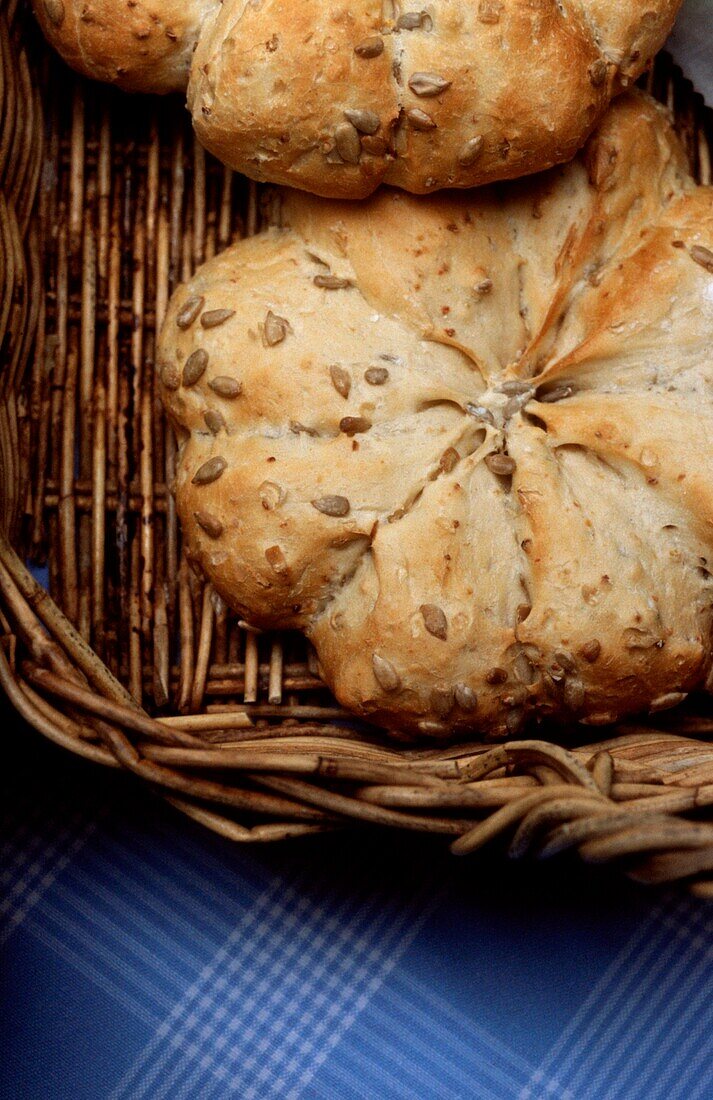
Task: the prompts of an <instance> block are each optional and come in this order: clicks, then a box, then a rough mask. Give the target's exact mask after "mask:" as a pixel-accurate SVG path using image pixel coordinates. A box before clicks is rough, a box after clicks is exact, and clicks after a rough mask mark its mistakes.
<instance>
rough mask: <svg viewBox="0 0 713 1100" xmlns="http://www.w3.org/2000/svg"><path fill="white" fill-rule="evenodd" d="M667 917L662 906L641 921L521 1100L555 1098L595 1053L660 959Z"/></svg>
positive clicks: (531, 1079)
mask: <svg viewBox="0 0 713 1100" xmlns="http://www.w3.org/2000/svg"><path fill="white" fill-rule="evenodd" d="M667 904H670V903H667ZM663 917H664V905H659V906H655V907H654V908H653V909H652V910H651V911H650V912H649V914H648V915H647V917H646V919H645V920H643V921H642V922H641V924H640V925H639V927H638V928H637V930H636V932H635V933H634V934H633V935H632V936H631V937H630V939H629V940H628V942H627V943H626V944H625V945H624V946H623V947H622V948H621V949H620V951H619V952H618V954H617V955H616V957H615V958H614V959H613V960H612V962H611V963H610V964H609V966H608V967H607V968H606V970H605V971H604V973H603V974H602V976H601V978H600V979H599V981H598V982H596V983H595V985H594V986H593V988H592V991H591V993H590V994H589V996H588V997H587V998H586V1000H585V1001H584V1003H583V1005H582V1006H581V1008H580V1009H579V1011H578V1012H576V1013H575V1014H574V1016H573V1017H572V1020H571V1022H570V1024H569V1026H568V1027H566V1028H565V1029H564V1031H563V1032H562V1034H561V1035H560V1037H559V1039H558V1040H557V1042H556V1043H555V1044H554V1046H553V1047H552V1050H551V1051H550V1052H549V1054H548V1055H547V1057H546V1058H545V1059H544V1061H543V1062H542V1063H541V1064H540V1066H539V1067H538V1068H537V1070H536V1071H535V1073H533V1075H532V1077H531V1078H530V1081H529V1082H528V1085H527V1086H526V1087H525V1088H524V1089H523V1090H522V1092H521V1094H520V1100H528V1098H529V1097H534V1096H551V1095H552V1090H553V1089H556V1088H559V1087H561V1085H560V1084H559V1083H560V1082H562V1081H563V1080H564V1079H566V1077H567V1074H569V1073H570V1072H571V1069H572V1068H573V1067H574V1066H575V1065H576V1066H579V1065H580V1062H581V1060H582V1059H586V1058H587V1054H586V1052H587V1051H589V1050H591V1046H592V1043H593V1042H594V1044H595V1045H596V1043H597V1042H598V1039H597V1036H598V1035H599V1034H600V1032H602V1031H606V1030H607V1022H608V1019H609V1017H610V1016H611V1014H612V1012H615V1011H616V1010H617V1006H618V1005H619V1004H620V1003H621V1001H622V999H624V1000H625V998H626V990H627V989H628V988H629V987H632V988H634V989H635V988H636V987H637V984H638V983H639V982H640V981H641V978H642V974H643V973H644V972H645V970H646V968H647V966H648V964H649V961H650V960H651V959H653V958H655V957H656V953H657V951H658V950H659V947H660V945H661V943H662V941H663V940H664V939H665V931H664V925H663ZM562 1055H564V1057H563V1058H562V1057H561V1056H562ZM545 1082H546V1083H545Z"/></svg>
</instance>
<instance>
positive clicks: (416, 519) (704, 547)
mask: <svg viewBox="0 0 713 1100" xmlns="http://www.w3.org/2000/svg"><path fill="white" fill-rule="evenodd" d="M712 344H713V191H711V189H710V188H705V187H697V186H696V185H695V184H694V182H693V180H692V179H691V178H690V176H689V174H688V170H687V164H686V160H685V157H684V155H683V151H682V149H681V147H680V146H679V144H678V142H677V140H676V138H675V137H674V134H673V132H672V130H671V128H670V126H669V123H668V120H667V116H666V113H665V111H664V109H663V108H661V107H660V106H657V105H655V104H654V103H653V102H652V101H651V100H649V99H648V98H647V97H645V96H643V95H642V94H639V93H630V94H627V95H626V96H623V97H621V98H620V99H619V100H618V101H617V102H616V104H615V105H614V106H613V107H612V108H611V109H610V111H609V113H608V114H607V116H606V118H605V119H604V121H603V123H602V125H601V126H600V128H599V129H598V131H597V132H596V134H595V135H594V136H593V137H592V138H591V139H590V141H589V142H588V144H587V146H586V148H585V149H584V151H583V153H582V154H581V155H580V156H578V157H577V158H576V159H575V160H574V161H573V162H571V163H570V164H568V165H567V166H566V167H563V168H557V169H554V170H552V171H550V172H549V173H546V174H543V175H542V176H541V177H538V178H537V179H536V180H534V181H529V182H528V183H525V182H521V183H516V184H511V185H509V187H508V188H507V189H503V188H497V189H482V190H480V191H476V192H472V193H470V194H462V195H460V194H449V195H447V196H444V195H442V196H439V197H437V198H436V197H434V198H430V199H418V200H416V199H413V198H410V197H408V196H406V195H404V194H402V193H399V192H397V191H388V190H384V191H382V192H380V193H379V195H378V196H376V197H375V198H373V199H371V200H369V201H368V202H366V203H364V204H358V205H356V204H352V203H341V204H337V203H327V202H324V201H321V200H319V199H315V198H311V197H308V196H304V195H300V194H298V193H296V192H292V193H287V194H286V195H285V196H284V201H283V206H282V228H277V229H274V228H273V229H270V230H268V231H266V232H263V233H261V234H259V235H258V236H256V237H253V238H251V239H247V240H244V241H241V242H240V243H239V244H237V245H235V246H234V247H233V248H231V249H229V250H228V251H227V252H225V253H224V254H222V255H220V256H218V257H216V258H215V259H213V260H211V261H210V262H209V263H207V264H205V266H204V267H202V268H201V269H200V270H199V271H198V272H197V274H196V275H195V276H194V278H193V279H192V280H191V282H190V283H189V284H188V285H187V286H183V287H181V288H180V289H179V290H178V291H177V292H176V294H175V296H174V298H173V300H172V302H171V305H170V309H169V311H168V315H167V319H166V323H165V327H164V329H163V333H162V336H161V340H160V355H159V368H160V377H161V389H162V394H163V399H164V402H165V405H166V408H167V410H168V413H169V415H170V417H171V419H172V421H173V423H174V424H175V426H176V429H177V431H178V434H179V439H180V454H179V461H178V473H177V477H176V485H175V492H176V501H177V506H178V512H179V515H180V518H181V520H182V524H183V532H184V536H185V540H186V544H187V547H188V551H189V554H190V556H191V558H192V560H193V561H194V564H195V566H196V568H197V569H199V570H201V571H202V572H203V573H204V574H205V575H206V577H208V578H209V579H210V581H211V582H212V583H213V585H214V586H215V588H216V589H217V591H218V592H219V593H220V594H221V596H222V597H223V598H224V599H225V600H226V602H227V603H228V604H229V605H230V606H231V607H233V608H235V609H236V610H237V611H238V612H239V613H240V615H242V616H243V617H244V618H246V619H247V620H249V621H251V622H253V623H255V624H256V625H258V626H261V627H264V628H268V629H269V628H271V627H280V628H282V627H287V628H296V629H298V630H302V631H304V633H305V634H306V635H307V636H308V637H309V638H310V639H311V641H312V642H313V643H314V645H315V647H316V650H317V653H318V656H319V662H320V667H321V670H322V674H323V676H324V678H325V680H326V682H327V683H328V684H329V685H330V687H331V688H332V689H333V691H334V693H335V694H336V696H337V698H338V699H339V700H340V701H341V702H342V703H343V704H344V705H345V706H347V707H349V708H351V709H352V710H353V711H355V712H356V713H358V714H360V715H362V716H364V717H367V718H370V719H373V720H375V721H378V722H380V723H383V724H385V725H388V726H392V727H403V728H406V729H411V730H416V731H421V732H424V733H429V734H433V735H441V734H445V733H452V732H453V731H458V730H469V731H472V730H477V731H479V732H480V733H483V734H485V735H486V736H494V737H501V736H506V735H508V734H516V733H518V732H519V731H520V730H521V729H522V728H523V726H524V725H525V724H526V723H527V722H528V720H530V719H539V718H542V717H547V716H549V717H553V718H556V719H559V720H563V721H569V720H577V721H580V722H585V723H590V724H594V725H597V724H601V723H605V722H609V721H613V720H614V719H616V718H619V717H621V716H622V715H625V714H627V713H630V712H635V711H639V710H641V709H652V710H657V709H659V708H662V707H666V706H669V705H672V704H673V703H675V702H677V701H678V700H679V699H681V698H683V697H684V696H685V694H686V692H688V691H690V690H691V689H692V688H694V687H697V686H699V685H701V684H703V683H704V682H705V681H706V678H707V676H708V674H709V670H710V665H711V607H712V598H713V585H712V583H711V571H712V569H713V566H712V563H713V405H712V403H711V394H712V387H713V361H712V359H711V351H710V349H711V346H712Z"/></svg>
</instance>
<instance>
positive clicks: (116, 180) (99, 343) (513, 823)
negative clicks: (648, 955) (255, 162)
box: [0, 0, 713, 897]
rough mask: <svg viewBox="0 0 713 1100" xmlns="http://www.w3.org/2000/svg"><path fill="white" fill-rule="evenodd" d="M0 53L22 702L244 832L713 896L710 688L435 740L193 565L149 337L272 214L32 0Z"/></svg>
mask: <svg viewBox="0 0 713 1100" xmlns="http://www.w3.org/2000/svg"><path fill="white" fill-rule="evenodd" d="M0 62H1V64H2V77H3V79H2V80H0V287H1V288H2V294H1V295H0V355H1V357H2V358H1V361H0V624H1V625H2V630H3V634H2V638H1V641H2V645H0V685H2V688H3V689H4V691H5V692H6V693H7V696H8V698H9V700H10V702H11V703H12V704H13V706H15V707H16V709H17V710H18V711H19V712H20V713H21V714H22V715H23V716H24V718H25V719H26V720H27V721H28V722H29V723H30V725H32V726H34V727H35V729H37V730H39V731H40V732H41V733H42V734H44V735H45V736H46V737H48V738H49V739H51V740H53V741H54V742H55V743H57V744H59V745H61V746H62V747H63V748H64V749H66V750H68V751H71V752H74V753H76V754H77V755H80V756H82V757H84V758H86V759H89V760H91V761H93V762H95V763H96V764H100V765H103V766H105V767H107V766H108V767H122V768H124V769H126V770H128V771H130V772H132V773H133V775H134V776H135V777H137V778H138V779H139V780H140V781H142V782H145V783H148V784H150V786H151V787H152V789H155V790H156V791H159V792H162V793H163V794H164V797H166V798H167V800H168V801H169V802H170V804H171V805H173V806H175V807H176V808H177V809H178V810H180V811H181V812H182V813H184V814H187V815H188V816H189V817H191V818H192V819H193V820H195V821H197V822H199V823H201V824H202V825H203V826H204V827H206V828H209V829H211V830H213V831H215V832H218V833H220V834H221V835H222V836H225V837H228V838H230V839H232V840H235V841H239V842H265V841H273V840H284V839H287V838H290V837H300V836H305V835H312V834H315V833H322V832H324V831H326V830H334V829H339V828H344V827H345V826H346V825H347V824H349V825H350V826H352V827H354V826H359V827H374V826H380V827H389V828H401V829H412V830H418V831H424V832H432V833H437V834H441V835H443V836H450V837H451V846H452V850H453V851H454V852H456V853H459V854H462V855H463V854H466V853H470V852H473V851H475V850H476V849H478V848H480V847H482V846H483V845H484V844H486V843H491V842H494V841H497V840H498V838H501V842H502V841H503V840H506V841H507V843H508V844H509V847H508V848H507V850H508V853H509V855H510V857H511V858H516V859H519V858H523V857H524V856H526V855H533V856H535V857H537V858H540V859H550V858H553V857H556V856H559V855H560V854H561V853H563V852H566V851H576V852H578V853H579V855H580V856H581V857H582V858H583V859H585V860H587V861H589V862H593V863H599V862H614V863H616V864H617V865H618V866H620V867H621V868H622V870H623V871H624V872H625V873H626V874H628V875H630V876H631V877H633V878H635V879H636V880H637V881H642V882H649V883H660V882H673V881H676V880H683V881H684V882H686V883H687V884H688V886H689V888H690V889H691V891H692V892H693V893H695V894H696V895H697V896H699V897H711V896H713V812H712V809H711V808H712V807H713V746H711V745H710V744H708V743H707V740H706V739H707V738H708V737H709V736H710V735H711V733H712V732H713V713H711V711H710V707H709V706H708V705H707V703H706V702H705V701H703V702H701V703H700V704H696V705H695V706H688V707H687V709H685V710H683V711H677V712H674V713H673V715H664V716H659V718H660V721H659V720H657V724H656V725H650V724H647V723H646V722H639V723H635V722H629V723H622V724H621V725H620V726H618V727H616V728H615V729H612V730H608V731H607V732H606V739H605V740H601V741H600V742H599V743H598V744H594V745H590V744H577V737H576V732H577V731H569V732H567V731H564V733H560V738H562V737H565V736H566V737H567V738H568V740H567V743H568V744H569V747H568V748H564V747H562V746H561V745H558V744H554V743H551V742H549V741H546V740H527V741H519V742H511V743H509V744H506V745H499V746H496V747H494V746H492V745H488V744H481V743H478V742H476V743H474V744H465V745H462V744H461V745H449V744H440V745H438V746H436V747H434V746H433V745H430V746H423V745H416V744H412V743H410V742H409V741H408V739H404V738H403V737H401V738H399V739H397V738H396V737H395V736H393V735H391V734H390V733H389V731H383V730H378V729H376V728H374V727H369V726H366V725H364V724H359V723H356V722H354V721H353V720H351V719H350V717H349V715H348V714H346V712H345V711H344V710H343V709H342V708H341V707H339V706H337V705H335V702H334V700H333V699H332V698H331V697H330V696H329V693H328V692H327V691H326V689H325V688H324V685H323V684H322V682H321V680H320V678H319V671H318V668H317V665H316V662H315V660H314V655H313V653H312V652H311V650H310V649H309V647H308V646H307V645H306V643H305V642H304V641H303V640H301V639H300V638H296V637H294V636H292V635H289V634H285V635H275V636H269V637H268V636H265V635H261V634H260V633H259V632H256V631H254V630H252V629H251V628H250V627H249V626H248V624H245V623H242V622H240V621H239V620H237V619H236V617H235V616H233V615H232V614H231V613H229V612H228V611H227V609H226V608H225V607H224V605H223V604H222V602H221V601H220V600H218V599H217V598H216V596H215V594H214V593H213V592H212V590H211V588H210V586H208V585H205V584H204V583H203V582H202V581H201V580H200V579H199V578H198V577H196V576H195V575H194V574H193V572H192V571H191V569H190V566H189V563H188V561H187V560H186V558H185V555H184V554H183V553H182V549H181V541H180V532H179V528H178V523H177V517H176V511H175V505H174V503H173V498H172V496H171V493H170V491H169V486H170V484H171V482H172V480H173V477H174V474H175V462H176V441H175V439H174V437H173V434H172V432H171V430H170V428H169V426H168V424H167V422H166V419H165V417H164V416H163V413H162V411H161V406H160V401H159V398H158V393H157V388H156V372H155V369H154V356H155V348H156V333H157V330H158V328H159V327H160V324H161V321H162V319H163V317H164V315H165V312H166V307H167V303H168V299H169V296H170V294H171V292H172V291H173V289H174V288H175V286H176V285H177V283H178V282H179V281H180V280H181V279H185V278H187V277H188V276H190V274H191V273H192V271H193V270H194V269H195V267H196V266H197V265H198V264H200V263H202V262H203V261H204V260H205V259H206V258H208V257H210V256H211V255H213V254H214V253H215V252H216V251H217V250H219V249H221V248H224V247H225V246H226V245H228V244H229V243H230V242H231V241H233V240H235V239H237V238H239V237H240V236H242V235H244V234H252V233H256V232H258V231H259V230H260V228H261V226H262V225H263V224H264V222H265V221H268V222H269V221H270V220H271V219H272V218H273V216H274V210H275V204H274V203H273V201H272V200H271V197H270V191H269V190H267V189H261V188H259V187H258V186H257V185H255V184H253V183H248V182H247V181H245V180H244V179H242V178H240V177H238V176H236V175H234V174H233V173H232V172H230V171H229V170H228V169H225V168H223V167H222V166H220V165H218V164H217V163H216V162H215V161H213V160H212V158H211V157H209V156H207V155H206V154H205V153H204V152H203V150H202V149H201V148H200V146H198V145H197V143H196V142H195V139H194V138H193V136H192V134H190V133H189V131H188V129H187V120H186V119H185V118H184V112H182V111H179V110H177V107H176V104H175V103H173V102H171V101H170V100H166V101H160V100H156V99H146V100H145V101H142V102H141V105H140V109H137V105H138V104H139V101H138V100H137V99H135V98H132V99H129V98H126V97H121V96H118V95H116V94H115V93H114V92H113V91H111V90H108V89H106V88H102V87H100V86H96V85H94V86H92V87H91V89H90V88H89V87H88V86H87V85H85V84H84V82H82V81H81V80H79V79H78V78H75V77H73V76H71V75H70V74H69V73H68V72H67V70H65V69H64V68H62V67H61V65H60V63H59V62H58V61H57V60H56V59H55V58H54V57H52V56H50V55H49V53H48V52H47V51H46V50H45V47H44V46H43V45H42V44H41V43H40V42H39V41H38V36H37V35H36V33H34V31H33V29H32V27H31V26H30V25H26V24H25V23H24V22H23V20H22V18H21V17H20V15H19V7H18V5H17V4H16V3H15V2H14V0H0ZM42 80H46V81H49V82H50V84H51V86H52V88H53V94H52V96H51V97H49V102H47V100H46V113H45V119H44V122H43V120H42V118H41V114H40V94H39V91H40V82H41V81H42ZM647 87H648V88H649V90H650V91H651V92H652V94H654V95H657V96H658V98H659V99H661V100H662V101H663V102H666V103H668V104H669V105H670V106H671V108H672V110H673V112H674V114H675V116H676V119H677V122H678V125H679V129H680V132H681V136H682V138H683V140H684V143H685V147H686V148H687V150H688V153H689V157H690V159H691V165H692V168H693V170H694V171H695V172H696V173H697V174H698V178H699V179H700V180H701V181H702V182H709V181H710V174H711V169H710V145H709V138H710V131H711V117H710V113H708V112H706V111H705V109H704V107H703V104H702V102H701V100H700V98H699V97H697V96H696V95H695V94H694V93H693V91H692V89H691V87H690V85H689V84H687V82H686V81H684V80H683V79H682V77H681V75H680V73H679V72H678V71H677V70H676V69H674V68H673V67H672V65H671V63H670V60H669V59H668V58H667V57H666V56H662V57H660V58H659V59H658V60H657V63H656V65H655V67H654V68H652V70H651V72H650V73H649V74H648V76H647ZM40 181H41V186H40ZM28 559H29V560H30V561H32V562H33V563H34V564H35V565H36V566H40V567H42V566H45V565H46V567H47V575H48V586H49V593H48V591H47V590H46V588H45V587H43V586H42V585H40V584H39V583H38V582H37V580H36V579H35V578H34V577H33V576H32V574H31V573H30V572H29V570H28V568H27V565H26V564H25V563H26V562H27V560H28ZM558 739H559V738H558ZM580 740H581V738H580Z"/></svg>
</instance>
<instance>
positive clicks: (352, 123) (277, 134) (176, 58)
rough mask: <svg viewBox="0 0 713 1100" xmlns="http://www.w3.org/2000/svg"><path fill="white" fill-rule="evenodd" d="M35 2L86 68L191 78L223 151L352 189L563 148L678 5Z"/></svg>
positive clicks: (146, 82) (429, 185)
mask: <svg viewBox="0 0 713 1100" xmlns="http://www.w3.org/2000/svg"><path fill="white" fill-rule="evenodd" d="M33 2H34V5H35V8H36V10H37V14H38V17H39V19H40V22H41V23H42V26H43V29H44V31H45V33H46V35H47V37H48V38H49V39H50V41H51V42H52V43H53V44H54V45H55V46H56V48H57V49H58V50H59V52H60V53H61V54H62V55H63V56H64V57H65V58H66V59H67V60H68V61H69V63H70V64H71V65H73V66H74V67H75V68H77V69H79V70H80V71H81V72H84V73H87V74H88V75H90V76H93V77H98V78H100V79H103V80H110V81H112V82H114V83H116V84H118V85H119V86H120V87H123V88H127V89H130V90H133V91H162V92H165V91H174V90H180V89H185V87H186V85H188V103H189V107H190V110H191V112H192V115H193V120H194V124H195V127H196V132H197V134H198V136H199V138H200V140H201V141H202V142H203V144H204V145H205V147H206V148H207V149H208V150H210V152H212V153H215V155H216V156H217V157H219V158H220V160H222V161H223V162H224V163H225V164H227V165H229V166H230V167H232V168H235V169H237V170H238V171H240V172H244V173H245V174H246V175H248V176H250V177H252V178H253V179H257V180H268V181H272V182H276V183H284V184H288V185H290V186H292V187H298V188H301V189H304V190H307V191H311V192H313V193H314V194H317V195H323V196H326V197H331V198H345V199H346V198H348V199H358V198H364V197H365V196H367V195H370V194H371V193H372V191H374V190H375V188H376V187H377V186H378V185H379V184H380V183H382V182H384V183H387V184H392V185H395V186H397V187H401V188H404V189H405V190H407V191H412V192H416V193H426V192H430V191H435V190H438V189H440V188H444V187H472V186H475V185H477V184H482V183H489V182H491V181H494V180H500V179H511V178H514V177H517V176H522V175H525V174H527V173H530V172H535V171H539V170H541V169H543V168H548V167H549V166H550V165H553V164H557V163H560V162H562V161H566V160H569V159H570V158H571V157H572V156H573V155H574V153H575V152H576V151H577V150H578V149H579V148H580V147H581V145H582V144H583V142H584V141H585V139H586V137H587V135H588V134H589V133H590V131H591V130H592V128H593V127H594V125H595V124H596V122H597V121H598V119H599V118H600V117H601V115H602V113H603V112H604V111H605V110H606V107H607V105H608V103H609V101H610V100H611V98H612V96H614V95H616V94H617V93H618V92H620V91H621V89H622V88H624V87H626V86H627V85H628V84H630V83H631V82H632V81H633V80H635V79H636V77H637V76H639V74H640V73H641V72H642V71H643V69H644V67H645V65H646V64H647V62H648V61H649V59H650V58H651V57H652V56H653V54H654V53H655V52H656V50H658V49H659V47H660V46H661V45H662V43H663V42H664V40H665V38H666V36H667V34H668V32H669V31H670V29H671V26H672V24H673V20H674V17H675V14H676V11H677V9H678V7H679V5H680V0H467V2H464V0H438V3H436V2H435V0H434V2H433V3H419V4H415V3H409V2H407V0H398V2H397V0H386V2H382V0H349V2H348V3H347V2H346V0H342V2H341V3H334V2H333V0H329V2H327V0H299V3H297V2H296V0H261V2H259V3H256V2H255V0H224V2H223V3H221V2H220V0H181V2H180V3H179V2H178V0H33ZM196 43H197V46H196ZM194 47H196V52H195V57H194V58H193V61H192V62H191V54H192V50H193V49H194ZM189 69H190V84H188V82H189Z"/></svg>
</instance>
